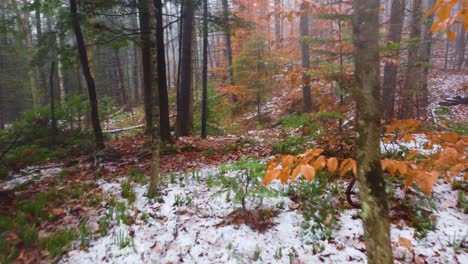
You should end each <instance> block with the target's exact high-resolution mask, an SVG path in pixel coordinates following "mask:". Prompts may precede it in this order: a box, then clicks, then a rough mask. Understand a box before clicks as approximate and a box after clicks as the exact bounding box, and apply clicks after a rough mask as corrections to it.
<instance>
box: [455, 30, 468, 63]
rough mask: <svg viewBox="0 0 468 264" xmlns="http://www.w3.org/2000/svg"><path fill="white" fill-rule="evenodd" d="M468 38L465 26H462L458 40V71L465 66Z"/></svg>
mask: <svg viewBox="0 0 468 264" xmlns="http://www.w3.org/2000/svg"><path fill="white" fill-rule="evenodd" d="M467 38H468V34H465V25H463V24H462V25H460V30H459V32H458V39H457V52H458V58H457V69H458V70H461V67H462V66H463V62H464V61H465V51H466V39H467Z"/></svg>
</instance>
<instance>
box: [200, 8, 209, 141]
mask: <svg viewBox="0 0 468 264" xmlns="http://www.w3.org/2000/svg"><path fill="white" fill-rule="evenodd" d="M202 63H203V70H202V78H203V79H202V89H203V90H202V114H201V137H202V138H206V121H207V118H208V117H207V115H208V106H207V103H208V0H203V62H202Z"/></svg>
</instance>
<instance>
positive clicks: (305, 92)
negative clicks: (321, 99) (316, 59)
mask: <svg viewBox="0 0 468 264" xmlns="http://www.w3.org/2000/svg"><path fill="white" fill-rule="evenodd" d="M300 10H301V12H302V15H301V18H300V35H301V40H300V41H301V54H302V70H303V71H304V73H302V96H303V100H304V112H305V113H310V112H311V111H312V95H311V91H310V78H309V75H308V74H307V73H306V72H305V71H307V70H309V67H310V49H309V43H308V42H307V40H306V38H307V37H309V15H308V4H307V3H306V2H304V3H302V4H301V6H300Z"/></svg>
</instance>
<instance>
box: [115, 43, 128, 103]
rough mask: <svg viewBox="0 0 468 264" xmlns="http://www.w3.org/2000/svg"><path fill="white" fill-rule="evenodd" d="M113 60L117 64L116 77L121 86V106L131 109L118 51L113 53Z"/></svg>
mask: <svg viewBox="0 0 468 264" xmlns="http://www.w3.org/2000/svg"><path fill="white" fill-rule="evenodd" d="M112 55H113V59H114V63H115V71H116V72H115V73H116V74H115V75H116V76H117V82H118V86H119V93H118V94H119V99H120V104H121V105H123V106H124V107H125V108H128V107H129V104H128V96H127V89H126V88H125V80H124V73H123V70H122V63H121V60H120V55H119V51H118V50H114V51H113V54H112Z"/></svg>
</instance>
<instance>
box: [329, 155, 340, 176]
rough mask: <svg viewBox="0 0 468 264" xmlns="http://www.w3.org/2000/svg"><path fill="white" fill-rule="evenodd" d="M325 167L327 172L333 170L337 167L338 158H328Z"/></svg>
mask: <svg viewBox="0 0 468 264" xmlns="http://www.w3.org/2000/svg"><path fill="white" fill-rule="evenodd" d="M327 168H328V171H329V172H331V173H333V172H335V171H336V169H337V168H338V160H337V159H336V158H329V159H328V160H327Z"/></svg>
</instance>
